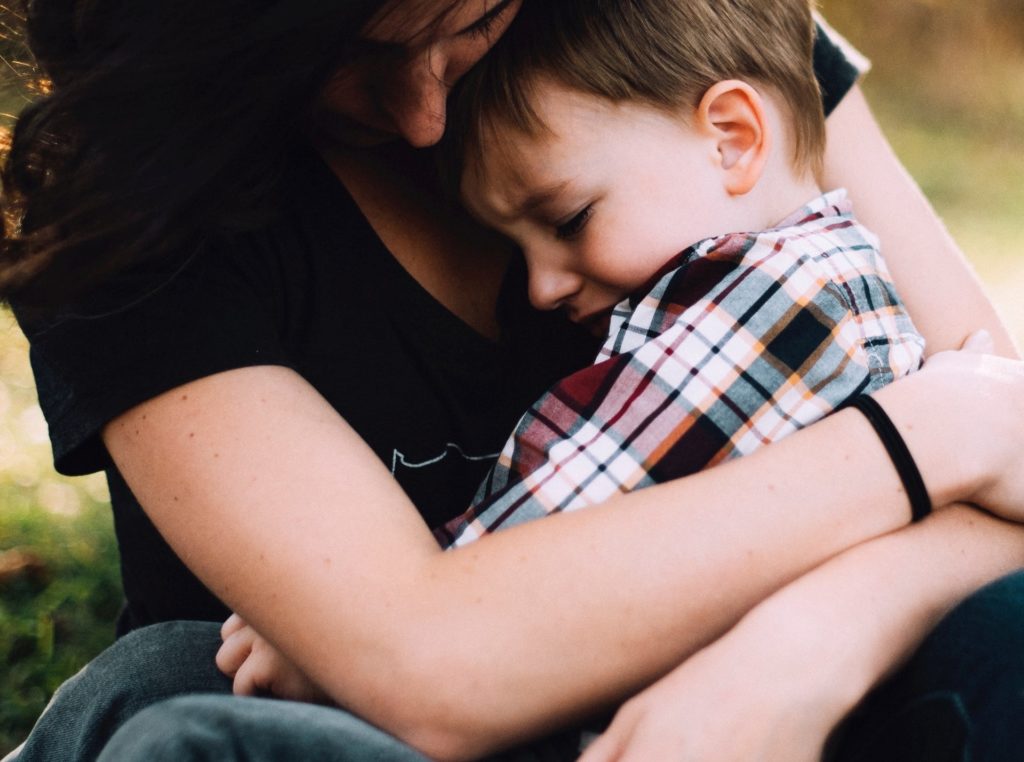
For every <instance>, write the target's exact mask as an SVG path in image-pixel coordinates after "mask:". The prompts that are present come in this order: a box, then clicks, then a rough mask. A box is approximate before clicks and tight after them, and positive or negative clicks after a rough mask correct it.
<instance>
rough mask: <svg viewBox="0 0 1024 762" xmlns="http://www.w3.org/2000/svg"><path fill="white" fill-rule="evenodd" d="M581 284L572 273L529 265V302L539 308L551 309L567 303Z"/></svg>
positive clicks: (577, 277)
mask: <svg viewBox="0 0 1024 762" xmlns="http://www.w3.org/2000/svg"><path fill="white" fill-rule="evenodd" d="M582 285H583V284H582V281H581V280H580V278H579V276H577V275H575V274H574V273H571V272H567V271H565V270H560V269H558V268H541V267H536V266H534V265H532V264H531V265H530V286H529V291H530V304H532V305H533V306H534V307H536V308H537V309H539V310H553V309H557V308H558V307H561V306H562V305H564V304H567V303H568V302H569V301H570V300H571V299H572V297H573V296H575V295H576V294H577V293H579V291H580V288H581V287H582Z"/></svg>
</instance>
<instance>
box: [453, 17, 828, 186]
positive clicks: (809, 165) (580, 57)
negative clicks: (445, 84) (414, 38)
mask: <svg viewBox="0 0 1024 762" xmlns="http://www.w3.org/2000/svg"><path fill="white" fill-rule="evenodd" d="M811 4H812V0H524V3H523V7H522V9H521V10H520V12H519V15H518V16H517V18H516V19H515V21H514V22H513V23H512V26H511V27H510V29H509V30H508V31H507V32H506V33H505V35H504V37H502V39H501V40H499V41H498V43H497V44H496V45H495V47H494V49H492V50H491V52H490V53H489V54H488V55H487V56H485V57H484V59H483V60H482V61H481V62H480V63H479V64H478V65H477V66H476V67H475V68H474V69H473V70H472V71H471V72H469V74H467V75H466V77H465V78H464V79H463V81H462V82H461V83H460V85H459V87H458V89H457V92H456V94H455V96H454V98H453V100H452V104H451V106H450V113H449V129H448V135H447V138H446V139H447V141H448V146H449V148H448V150H449V152H450V153H449V156H448V157H447V158H448V161H446V162H445V163H446V164H447V165H448V166H447V167H446V169H447V170H448V171H449V172H451V173H452V177H451V179H452V180H453V181H454V187H456V188H457V187H458V185H459V182H460V178H461V176H462V171H463V169H464V168H465V166H466V165H467V164H473V163H475V162H477V161H478V160H479V159H481V158H483V157H482V151H483V145H482V143H483V141H482V139H481V138H482V137H483V136H484V135H486V134H487V133H488V132H490V131H493V130H495V129H498V128H508V127H512V128H515V129H518V130H520V131H522V132H524V133H526V134H528V135H530V136H539V135H540V134H542V133H543V132H544V131H545V130H546V129H547V128H546V126H545V125H544V124H543V121H542V120H541V119H540V117H539V115H538V114H537V112H536V110H535V109H534V107H533V105H532V102H533V98H532V96H533V92H534V89H535V87H536V86H537V84H538V82H542V81H550V82H554V83H556V84H559V85H562V86H565V87H567V88H569V89H570V90H575V91H577V92H581V93H585V94H589V95H594V96H597V97H599V98H604V99H607V100H609V101H611V102H613V103H621V102H627V101H635V102H642V103H645V104H647V105H650V106H654V107H656V108H662V109H666V110H670V111H672V112H673V113H680V115H681V116H682V115H683V113H684V111H682V110H683V109H687V108H692V109H696V108H697V106H698V105H699V103H700V100H701V98H702V97H703V95H704V93H706V92H707V90H708V89H709V88H710V87H711V86H712V85H714V84H715V83H716V82H721V81H723V80H727V79H741V80H746V81H749V82H750V83H751V84H753V85H755V86H756V85H758V84H759V85H762V86H767V87H769V88H771V90H772V91H773V93H774V94H775V95H777V96H779V98H780V102H781V105H782V106H783V107H784V108H785V109H786V110H787V111H788V116H789V117H790V119H789V120H788V121H789V124H790V134H791V139H792V144H793V151H794V155H793V165H794V166H795V167H796V168H798V169H806V170H810V171H813V172H815V173H816V172H817V171H818V170H819V169H820V167H821V162H822V156H823V153H824V147H825V116H824V113H823V111H822V104H821V93H820V91H819V88H818V83H817V80H816V79H815V76H814V66H813V63H812V61H813V47H814V35H815V24H814V20H813V18H812V13H811Z"/></svg>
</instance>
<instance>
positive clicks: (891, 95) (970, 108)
mask: <svg viewBox="0 0 1024 762" xmlns="http://www.w3.org/2000/svg"><path fill="white" fill-rule="evenodd" d="M821 7H822V11H823V13H824V14H825V16H826V18H827V19H828V20H829V22H830V23H831V24H832V25H833V26H835V27H836V28H837V29H838V30H839V31H840V32H841V33H842V34H844V35H845V36H846V37H847V38H848V39H849V40H850V41H851V42H852V43H853V44H854V45H855V46H856V47H857V48H859V49H860V50H861V51H862V52H863V53H864V54H865V55H866V56H868V58H870V59H871V61H872V63H873V68H872V70H871V72H870V74H868V76H867V78H866V79H865V80H864V82H863V87H864V89H865V91H866V92H867V95H868V97H869V99H870V100H871V102H872V104H873V106H874V108H875V110H876V113H877V116H878V118H879V120H880V121H881V123H882V125H883V127H884V128H885V130H886V133H887V134H888V135H889V138H890V140H891V141H892V143H893V145H894V147H895V148H896V151H897V153H898V154H899V155H900V157H901V158H902V159H903V161H904V163H905V164H906V165H907V167H908V168H909V169H910V171H911V173H912V174H913V175H914V177H916V178H917V180H918V182H919V183H921V185H922V187H923V188H924V190H925V192H926V193H927V195H928V196H929V198H931V200H932V202H933V203H934V204H935V206H936V208H937V209H938V211H939V213H940V214H941V216H942V217H943V218H944V219H945V221H946V223H947V224H948V226H949V227H950V229H951V231H952V232H953V234H954V236H955V237H956V238H957V240H958V241H959V242H960V244H961V246H962V247H963V249H964V250H965V251H966V252H967V254H968V256H969V258H970V259H971V260H972V262H973V263H974V265H975V267H976V268H977V269H978V271H979V273H980V274H981V276H982V279H983V280H984V282H985V283H986V287H987V289H988V290H989V293H990V295H991V296H992V298H993V300H994V301H995V302H996V304H997V305H998V307H999V308H1000V310H1001V312H1002V314H1003V317H1004V319H1005V320H1006V321H1007V323H1008V324H1009V325H1010V327H1011V330H1012V331H1013V332H1014V334H1015V335H1016V337H1017V340H1018V342H1021V343H1022V344H1024V150H1022V142H1024V0H972V1H971V2H964V0H896V1H895V2H894V0H823V1H822V2H821ZM11 21H12V17H11V14H10V13H9V12H7V11H6V10H5V9H4V7H3V5H2V4H0V33H2V30H3V27H4V26H6V25H7V24H9V23H11ZM0 54H2V55H3V60H0V66H3V67H4V68H7V69H8V71H9V73H10V74H11V75H13V74H16V73H17V72H18V71H20V70H23V68H22V66H21V64H20V63H19V61H23V60H24V54H23V53H22V52H20V51H19V50H18V48H17V46H15V45H12V44H10V43H7V44H6V45H5V44H3V43H2V42H0ZM25 97H26V96H25V95H24V94H23V93H18V92H16V91H12V90H11V89H10V88H8V90H7V91H6V92H5V94H4V95H3V100H2V103H0V111H3V112H7V113H15V112H16V111H17V110H18V109H19V108H20V106H19V104H22V103H24V99H25ZM120 595H121V593H120V587H119V582H118V568H117V553H116V548H115V545H114V541H113V536H112V528H111V521H110V516H109V511H108V508H107V495H106V488H105V484H104V482H103V479H102V477H99V476H93V477H89V478H85V479H74V480H69V479H64V478H62V477H59V476H57V475H56V474H54V473H53V471H52V467H51V462H50V452H49V448H48V445H47V439H46V424H45V422H44V421H43V418H42V415H41V414H40V412H39V408H38V406H37V404H36V400H35V393H34V389H33V385H32V377H31V372H30V370H29V367H28V360H27V348H26V345H25V341H24V338H23V337H22V336H21V334H20V332H19V331H18V329H17V326H16V325H15V324H14V321H13V319H12V318H11V317H10V315H9V314H8V313H7V312H6V311H2V312H0V665H2V667H0V756H2V755H3V753H5V752H6V751H7V750H8V749H9V748H10V747H12V746H14V745H15V744H16V743H17V742H18V741H20V739H21V738H22V737H23V736H24V734H25V733H26V732H27V731H28V729H29V728H30V727H31V722H32V720H33V719H34V718H35V716H36V715H37V714H38V713H39V712H40V711H41V709H42V707H43V706H44V704H45V701H46V700H47V697H48V696H49V694H50V693H51V692H52V691H53V689H54V688H55V687H56V686H57V685H58V684H59V683H60V682H61V681H62V680H63V679H64V678H65V677H66V676H68V675H70V674H72V673H73V672H74V671H76V670H77V669H78V668H79V667H80V666H81V665H82V664H84V663H85V662H86V661H87V660H88V659H89V658H90V657H91V656H92V655H94V654H95V653H96V652H98V651H99V650H100V649H102V648H103V647H104V646H105V645H106V644H107V643H109V642H110V641H111V640H112V638H113V624H112V623H113V620H114V617H115V616H116V614H117V611H118V607H119V603H120Z"/></svg>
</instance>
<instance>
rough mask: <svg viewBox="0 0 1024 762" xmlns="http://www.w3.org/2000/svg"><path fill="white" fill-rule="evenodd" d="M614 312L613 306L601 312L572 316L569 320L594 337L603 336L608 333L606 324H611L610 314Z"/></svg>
mask: <svg viewBox="0 0 1024 762" xmlns="http://www.w3.org/2000/svg"><path fill="white" fill-rule="evenodd" d="M614 310H615V305H614V304H613V305H612V306H610V307H605V308H604V309H601V310H595V311H594V312H590V313H587V314H586V315H579V316H576V315H572V316H570V318H569V319H570V320H572V322H574V323H577V324H578V325H581V326H583V327H584V328H586V329H587V330H588V331H590V332H591V333H592V334H594V335H595V336H604V335H605V334H607V333H608V324H609V323H610V322H611V317H612V312H613V311H614Z"/></svg>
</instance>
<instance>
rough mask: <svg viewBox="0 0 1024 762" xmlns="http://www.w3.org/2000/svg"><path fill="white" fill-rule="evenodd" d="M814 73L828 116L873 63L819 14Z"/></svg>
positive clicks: (817, 17)
mask: <svg viewBox="0 0 1024 762" xmlns="http://www.w3.org/2000/svg"><path fill="white" fill-rule="evenodd" d="M815 21H816V22H817V35H816V37H815V39H814V73H815V75H816V76H817V78H818V85H819V86H820V87H821V97H822V105H823V106H824V107H825V116H828V115H829V114H831V113H832V111H834V110H835V107H836V106H838V105H839V102H840V101H841V100H842V99H843V97H844V96H845V95H846V94H847V93H848V92H850V90H851V89H852V88H853V86H854V85H855V84H857V80H858V79H859V78H860V77H861V76H862V75H863V74H865V73H867V71H868V70H869V69H870V68H871V62H870V61H868V59H867V58H865V57H864V56H863V55H862V54H861V53H860V51H858V50H857V49H856V48H854V47H853V46H852V45H851V44H850V43H849V42H847V41H846V40H845V39H844V38H843V37H842V35H840V34H839V33H838V32H836V30H835V29H833V28H832V27H831V26H829V25H828V23H827V22H826V21H825V19H823V18H822V17H821V16H819V15H817V14H816V15H815Z"/></svg>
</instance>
